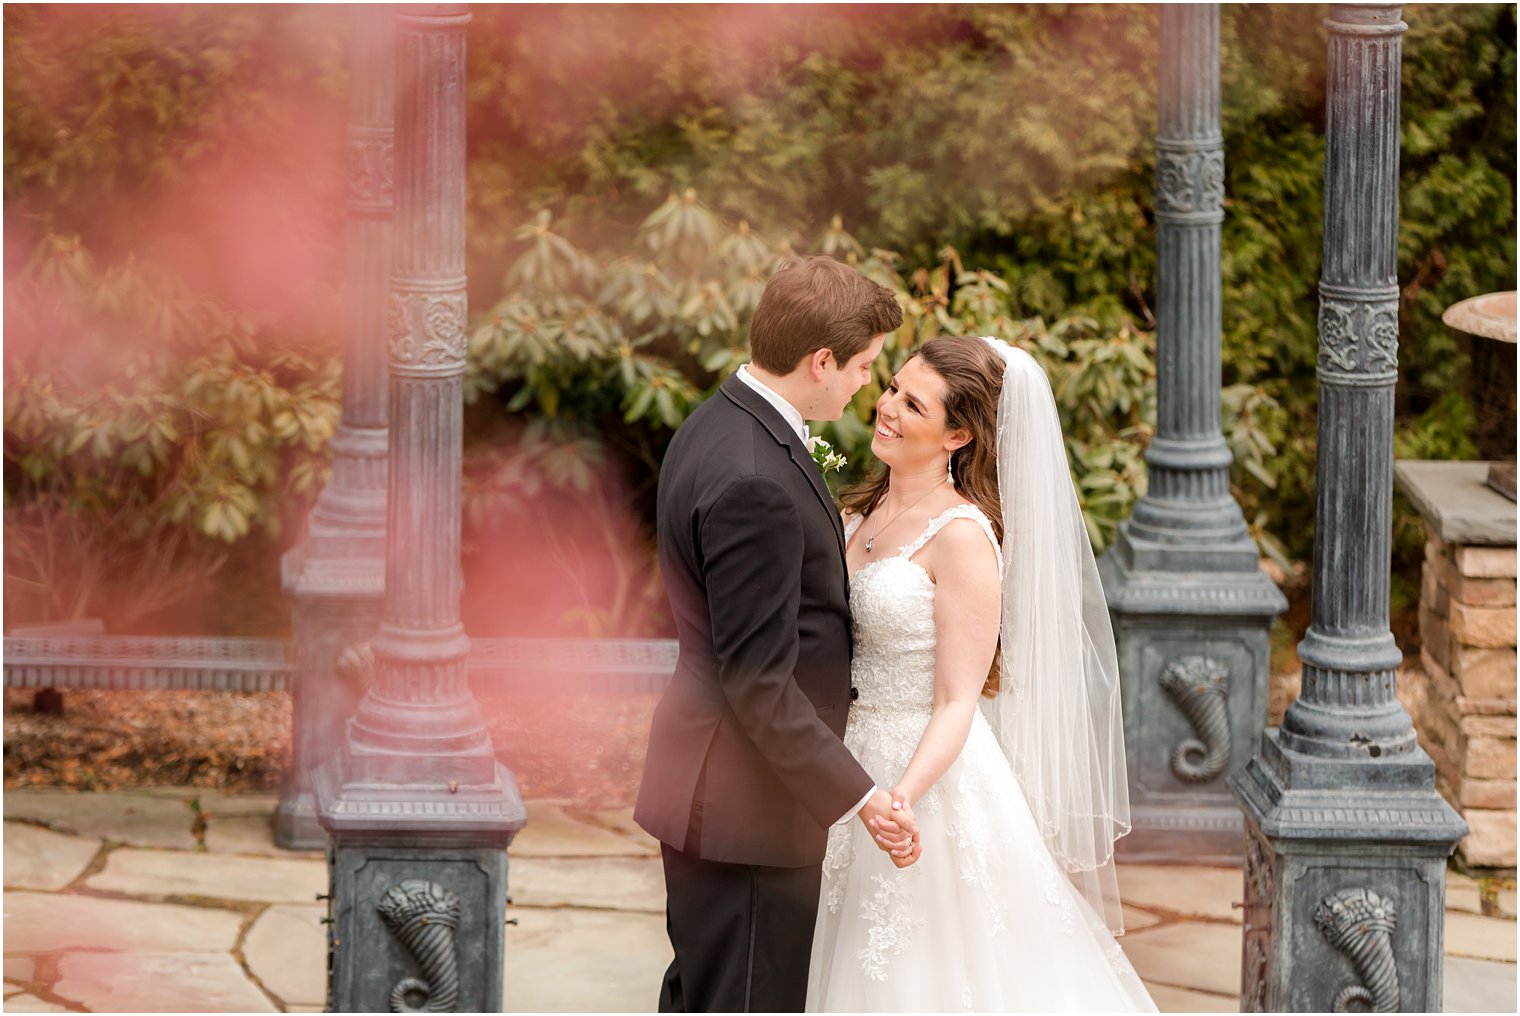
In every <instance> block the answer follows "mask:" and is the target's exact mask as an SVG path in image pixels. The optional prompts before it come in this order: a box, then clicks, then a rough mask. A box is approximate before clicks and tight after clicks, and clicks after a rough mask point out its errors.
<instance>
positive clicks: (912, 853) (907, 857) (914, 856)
mask: <svg viewBox="0 0 1520 1016" xmlns="http://www.w3.org/2000/svg"><path fill="white" fill-rule="evenodd" d="M904 813H906V814H907V815H908V818H909V820H910V821H912V820H913V809H912V808H910V807H909V806H908V795H907V794H906V793H904V792H903V791H902V790H900V789H898V790H893V791H892V814H894V815H902V814H904ZM923 852H924V847H923V844H922V843H921V842H920V841H919V838H918V823H917V822H916V821H914V823H913V838H912V841H911V842H910V843H909V844H908V849H907V850H906V851H904V850H901V849H899V850H894V851H892V852H891V854H892V863H893V864H895V865H897V866H898V867H899V868H906V867H908V866H909V865H910V864H913V863H914V862H916V861H917V860H918V858H919V855H920V854H922V853H923Z"/></svg>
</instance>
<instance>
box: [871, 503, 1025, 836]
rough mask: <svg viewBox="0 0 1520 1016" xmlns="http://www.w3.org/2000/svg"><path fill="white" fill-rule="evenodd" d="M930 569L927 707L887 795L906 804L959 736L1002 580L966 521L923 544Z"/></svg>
mask: <svg viewBox="0 0 1520 1016" xmlns="http://www.w3.org/2000/svg"><path fill="white" fill-rule="evenodd" d="M924 556H925V557H928V558H930V561H928V562H926V563H927V564H929V565H930V570H931V574H932V575H933V576H934V581H935V593H934V624H935V629H936V632H937V636H936V643H937V648H936V650H935V654H934V707H933V712H932V713H931V714H930V717H929V725H928V727H926V728H925V729H924V733H923V736H922V737H920V738H919V741H918V747H917V748H916V749H915V750H914V752H913V758H912V760H911V761H910V762H909V763H908V768H907V769H905V770H904V771H903V775H902V779H901V780H900V781H898V784H897V787H896V788H895V789H894V790H893V794H892V796H893V797H894V798H897V799H901V798H902V797H906V799H907V802H908V806H909V807H910V808H911V807H912V806H913V805H915V804H917V803H918V800H919V798H921V797H923V796H924V794H925V793H926V792H927V791H928V790H929V788H930V787H932V786H934V784H935V783H937V782H939V778H940V777H941V776H943V775H944V774H945V770H946V769H949V768H950V765H951V763H953V762H954V761H955V760H956V759H957V758H959V757H960V753H961V748H962V747H964V746H965V744H966V735H967V734H968V733H969V732H970V730H971V720H972V718H973V717H974V716H975V715H976V710H977V699H978V698H979V697H980V696H981V694H982V688H983V686H984V685H985V684H986V682H987V672H988V671H989V670H990V669H991V667H992V657H993V655H994V653H995V652H996V651H997V638H998V623H999V620H1000V617H1001V614H1002V609H1001V608H1002V600H1001V597H1002V583H1001V581H999V579H998V562H997V552H996V551H995V550H994V549H993V546H992V543H991V542H990V541H989V540H988V539H987V536H986V534H985V533H983V532H982V531H981V530H980V529H979V528H978V527H977V525H976V524H975V523H974V522H970V521H957V522H951V523H950V524H949V525H947V526H946V527H945V528H944V530H943V531H941V532H940V534H939V535H938V536H937V537H935V539H934V541H933V542H932V543H930V544H929V546H928V547H926V548H924Z"/></svg>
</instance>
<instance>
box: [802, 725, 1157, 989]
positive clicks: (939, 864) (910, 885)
mask: <svg viewBox="0 0 1520 1016" xmlns="http://www.w3.org/2000/svg"><path fill="white" fill-rule="evenodd" d="M927 721H928V712H927V710H924V711H922V712H921V713H920V712H916V711H915V712H904V711H901V710H897V711H867V710H860V711H858V712H857V711H852V713H851V717H850V727H849V730H848V732H847V734H846V737H845V742H846V744H847V745H848V746H849V747H850V749H851V751H853V752H854V753H855V757H856V758H857V759H859V760H860V762H861V765H863V766H864V767H865V769H866V771H867V772H869V773H870V774H871V775H872V776H873V777H875V779H876V780H877V784H878V786H881V787H891V786H893V785H895V783H896V782H897V780H898V778H899V777H900V776H901V774H902V770H903V768H905V766H906V763H907V759H908V758H909V757H911V755H912V750H913V746H914V745H916V744H917V742H918V738H919V736H920V735H921V734H922V732H923V729H924V726H925V725H926V724H927ZM915 815H916V817H917V819H918V823H919V830H920V836H921V842H922V844H923V855H922V856H921V857H920V859H919V861H918V863H916V864H914V865H913V866H911V867H909V868H905V869H901V870H899V869H898V868H896V867H894V866H893V865H892V862H891V860H890V859H889V858H888V857H887V855H886V854H884V853H882V852H881V850H880V849H878V848H877V846H876V845H875V843H874V842H873V841H872V840H871V838H870V835H869V834H868V833H867V831H866V829H865V827H864V826H863V825H862V824H861V823H860V822H858V821H852V822H850V823H848V824H847V825H844V826H838V827H835V828H834V829H831V830H830V839H829V850H828V856H827V858H826V859H825V861H824V870H823V885H822V891H821V899H820V901H819V907H818V922H817V925H816V928H815V931H814V937H813V954H812V963H811V966H810V969H809V972H808V990H807V1009H808V1011H809V1012H838V1011H846V1012H902V1011H930V1012H947V1011H948V1012H955V1011H962V1010H963V1011H981V1012H997V1011H1019V1010H1026V1011H1027V1010H1037V1011H1093V1010H1099V1011H1138V1012H1155V1011H1156V1006H1155V1003H1153V1002H1152V1001H1151V998H1150V995H1149V993H1148V992H1147V991H1146V990H1145V986H1144V985H1143V984H1142V983H1141V981H1140V978H1139V976H1138V975H1136V973H1135V970H1134V968H1133V967H1132V966H1131V965H1130V963H1129V961H1128V960H1127V959H1126V958H1125V956H1124V953H1123V951H1122V950H1121V949H1120V948H1119V945H1118V943H1117V942H1116V941H1115V940H1114V937H1113V936H1112V935H1111V934H1110V933H1109V931H1108V928H1107V927H1106V926H1105V925H1104V923H1103V921H1102V919H1101V918H1099V917H1098V915H1097V914H1096V913H1095V912H1094V911H1093V910H1092V908H1091V907H1090V906H1089V905H1088V904H1087V901H1086V900H1085V899H1083V898H1082V896H1081V894H1080V893H1078V892H1077V891H1076V890H1075V889H1074V888H1073V887H1072V885H1071V883H1070V882H1069V881H1068V880H1067V879H1066V877H1065V874H1064V872H1063V871H1062V870H1061V868H1060V866H1059V865H1058V863H1057V862H1056V860H1055V859H1054V858H1053V857H1052V856H1051V854H1050V852H1049V850H1047V849H1046V846H1045V843H1044V840H1043V839H1042V838H1041V836H1040V833H1039V830H1038V829H1037V828H1036V825H1035V820H1034V816H1033V815H1032V814H1031V813H1030V811H1029V806H1028V804H1027V803H1026V802H1025V800H1024V795H1023V793H1022V792H1021V791H1020V789H1019V786H1018V783H1017V781H1016V780H1015V778H1014V775H1013V771H1012V769H1011V768H1010V766H1009V764H1008V760H1007V759H1006V758H1005V757H1004V755H1003V752H1002V749H1001V748H999V747H998V744H997V741H996V739H995V738H994V736H993V734H992V730H991V728H990V727H988V726H987V724H986V722H985V720H984V719H983V717H982V715H981V713H980V711H978V712H977V714H976V717H975V719H974V721H973V723H972V727H971V732H970V734H969V736H968V737H967V740H966V746H965V748H964V749H963V750H962V752H961V756H960V758H959V759H957V760H956V762H955V763H954V764H953V765H952V766H951V767H950V769H949V770H948V771H946V773H945V775H944V776H943V777H942V778H941V779H940V781H939V783H938V784H936V786H935V787H934V788H933V789H931V790H930V791H929V793H927V794H925V795H924V798H923V800H921V801H920V802H919V804H918V806H917V807H916V808H915Z"/></svg>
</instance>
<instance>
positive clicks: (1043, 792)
mask: <svg viewBox="0 0 1520 1016" xmlns="http://www.w3.org/2000/svg"><path fill="white" fill-rule="evenodd" d="M902 320H903V318H902V310H901V308H900V307H899V306H898V304H897V301H896V298H895V297H894V295H893V294H892V293H891V291H890V290H887V289H885V288H884V287H882V286H879V285H877V284H875V283H873V282H871V281H870V280H868V279H866V278H865V277H864V276H862V275H861V274H860V273H859V272H857V271H855V270H854V269H852V268H850V267H848V266H846V265H843V264H841V263H839V262H837V261H834V260H832V259H829V258H825V257H813V258H804V259H800V260H797V261H794V262H791V263H789V264H788V265H785V266H783V267H782V268H781V269H780V270H778V271H777V272H776V273H775V275H773V276H772V278H771V279H770V281H769V282H768V283H767V285H766V288H765V292H764V295H763V296H762V298H761V301H760V304H759V306H758V308H757V309H756V311H755V315H754V320H753V324H752V326H751V331H750V347H751V353H752V361H751V362H750V363H749V364H747V365H745V366H744V367H741V368H740V369H739V370H738V371H737V372H736V373H735V374H734V375H733V376H731V377H730V378H728V379H727V380H726V381H725V382H724V383H723V385H722V386H721V388H720V389H719V391H718V393H717V395H715V396H714V397H713V398H710V399H708V400H707V402H705V403H704V404H703V405H702V406H701V407H699V408H698V409H697V410H696V411H695V412H694V413H693V414H692V415H691V417H690V418H689V419H688V420H687V421H686V423H685V424H684V425H683V426H682V427H681V428H680V430H679V431H678V432H677V434H676V436H675V438H674V440H673V441H672V442H671V445H670V448H669V451H668V453H667V455H666V458H665V462H664V466H663V468H662V471H661V476H660V484H659V503H658V538H659V553H660V567H661V571H662V574H663V577H664V581H665V586H666V591H667V594H668V596H669V598H670V602H671V607H672V611H673V614H674V617H675V620H676V627H677V632H678V638H679V644H680V656H679V660H678V662H677V664H676V670H675V673H674V675H673V677H672V679H671V682H670V685H669V688H668V690H667V691H666V693H665V696H664V698H663V699H662V700H661V702H660V704H659V706H658V708H657V709H656V711H655V715H654V720H653V724H652V728H651V731H650V739H649V750H648V755H647V759H646V762H645V770H644V778H643V783H642V785H641V787H640V791H639V798H638V803H637V806H636V808H635V812H634V817H635V819H636V820H637V821H638V823H639V824H640V825H641V826H643V828H644V829H645V830H647V831H648V832H650V833H651V834H652V835H654V836H655V837H656V838H657V839H659V840H660V842H661V851H662V856H663V863H664V871H665V884H666V895H667V908H666V915H667V916H666V924H667V930H668V932H669V935H670V940H671V945H672V947H673V949H674V953H675V958H674V960H673V961H672V963H671V965H670V967H669V969H668V970H667V971H666V973H665V978H664V982H663V984H662V987H661V991H660V999H659V1008H660V1010H661V1011H665V1012H680V1011H686V1012H713V1011H729V1012H739V1011H783V1012H787V1011H790V1012H795V1011H803V1010H807V1011H840V1010H843V1011H903V1010H920V1011H956V1010H981V1011H1006V1010H1047V1011H1048V1010H1136V1009H1138V1010H1149V1011H1154V1008H1155V1007H1154V1005H1153V1004H1152V1002H1151V1000H1150V997H1149V995H1148V994H1147V993H1146V991H1145V988H1144V986H1143V985H1142V984H1141V982H1140V980H1139V978H1138V977H1137V976H1136V974H1135V972H1134V970H1133V968H1132V967H1131V966H1130V965H1129V963H1128V961H1127V960H1126V959H1125V958H1124V955H1123V953H1122V952H1121V951H1120V950H1119V948H1118V946H1117V944H1116V943H1115V941H1114V938H1113V935H1114V934H1115V933H1117V932H1118V931H1120V930H1122V928H1121V925H1120V924H1119V920H1120V918H1119V905H1118V894H1117V888H1116V884H1115V881H1114V871H1113V844H1114V840H1115V839H1117V837H1118V836H1121V835H1123V833H1124V832H1126V831H1128V815H1129V812H1128V798H1127V786H1126V782H1125V770H1124V756H1123V737H1122V721H1121V718H1120V712H1119V688H1118V668H1117V663H1116V661H1115V654H1114V645H1113V635H1112V632H1111V630H1110V627H1109V621H1108V616H1107V608H1106V605H1105V604H1104V601H1103V596H1102V589H1101V586H1099V585H1098V577H1097V569H1096V565H1095V563H1094V561H1093V555H1092V549H1091V546H1090V544H1089V543H1088V539H1087V535H1086V530H1085V528H1084V526H1083V523H1082V518H1081V514H1080V511H1079V509H1078V506H1077V502H1076V496H1075V492H1074V490H1073V487H1072V483H1071V477H1070V474H1069V472H1068V471H1067V465H1066V453H1065V447H1064V442H1063V440H1062V436H1061V431H1060V423H1059V418H1058V417H1057V414H1056V407H1055V402H1054V398H1053V396H1052V394H1051V390H1050V384H1049V381H1048V380H1047V379H1046V377H1045V375H1044V372H1043V371H1042V370H1041V369H1040V367H1039V366H1038V364H1037V363H1036V362H1035V361H1034V360H1033V359H1032V358H1031V357H1030V356H1029V355H1028V354H1027V353H1024V352H1022V351H1020V350H1017V349H1015V348H1013V347H1010V346H1008V345H1007V344H1006V343H1003V342H1001V341H1000V340H996V339H982V338H962V337H944V338H939V339H934V340H931V341H929V342H927V343H925V344H924V345H923V346H921V347H920V348H919V349H918V350H916V351H915V352H914V354H913V355H912V356H911V357H910V358H909V359H908V361H907V362H906V363H905V364H904V365H903V366H902V368H901V369H900V370H899V371H898V373H897V375H896V376H895V377H894V378H893V379H892V381H891V383H890V384H889V385H888V387H887V389H886V391H884V392H883V393H882V395H881V397H880V399H878V401H877V406H876V410H877V412H876V420H875V432H874V435H873V437H872V441H871V448H872V452H873V453H874V455H875V456H876V458H877V459H878V460H880V463H881V468H880V470H879V471H878V472H877V473H876V474H875V475H873V476H872V477H870V478H868V479H867V480H865V481H863V482H862V483H861V484H859V485H857V486H855V487H853V488H851V489H848V490H845V491H844V492H842V494H841V502H842V509H843V510H842V512H841V510H840V507H838V506H836V505H835V502H834V500H833V498H832V497H831V495H830V493H829V490H828V487H827V486H826V485H825V483H824V479H823V476H822V474H821V472H820V471H819V468H818V466H817V465H816V463H815V462H814V459H813V457H812V455H811V454H810V452H809V440H808V437H807V428H806V423H805V421H806V420H809V419H812V420H837V419H839V418H840V416H841V415H842V414H843V413H844V410H845V408H846V406H847V405H848V404H849V402H850V401H851V399H852V398H853V397H854V396H855V394H856V392H858V391H859V390H860V388H861V387H862V386H863V385H865V384H866V383H867V382H868V381H869V380H870V377H871V372H872V365H873V363H874V362H875V361H876V359H877V357H878V356H879V355H880V353H881V349H882V345H883V342H884V340H885V337H886V335H887V334H888V333H890V332H892V331H895V330H896V329H897V328H898V327H899V326H900V325H901V324H902Z"/></svg>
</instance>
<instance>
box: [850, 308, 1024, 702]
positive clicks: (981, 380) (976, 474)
mask: <svg viewBox="0 0 1520 1016" xmlns="http://www.w3.org/2000/svg"><path fill="white" fill-rule="evenodd" d="M914 357H918V358H920V359H922V360H923V361H924V365H925V366H927V367H928V368H929V369H930V370H932V371H934V373H936V374H938V375H939V377H940V379H941V380H942V381H944V382H945V389H946V391H945V427H946V428H947V429H949V430H956V429H958V428H962V427H964V428H965V429H966V430H968V431H970V432H971V440H970V442H969V443H967V444H965V445H963V446H961V447H960V448H957V449H956V450H955V453H954V454H953V455H952V456H951V457H950V474H951V477H952V478H953V479H954V481H955V489H956V490H957V491H959V492H960V494H961V496H962V497H964V498H965V499H966V500H968V501H970V502H971V503H972V504H974V505H976V506H977V508H979V509H981V512H982V514H983V515H985V516H987V521H988V522H991V523H992V529H993V532H995V533H996V534H997V538H998V541H999V542H1000V543H1001V542H1002V539H1003V502H1002V500H1001V499H1000V498H999V497H998V475H997V407H998V398H999V396H1001V395H1002V393H1003V366H1004V364H1003V358H1002V357H1001V356H999V355H998V354H997V352H996V351H995V350H994V349H993V348H992V347H991V346H990V345H988V344H987V342H986V340H984V339H978V338H971V337H967V336H961V335H946V336H942V337H940V338H937V339H930V340H929V341H928V342H926V343H924V344H923V345H922V346H919V347H918V349H916V350H914V352H913V356H910V357H908V359H909V360H911V359H913V358H914ZM904 362H906V361H904ZM891 482H892V470H891V467H889V466H887V465H885V464H884V463H883V464H879V468H878V469H876V470H875V471H874V472H872V473H871V474H870V475H869V476H867V477H866V478H865V479H864V480H862V481H860V482H859V483H857V484H855V485H854V486H852V487H847V488H846V489H844V490H843V491H841V492H840V494H839V502H840V505H841V506H842V507H843V508H844V510H845V511H847V512H849V513H850V514H852V515H858V516H860V517H862V518H863V517H865V516H866V515H869V514H871V512H873V511H875V510H876V508H877V507H878V506H879V505H880V504H881V501H882V498H884V497H886V494H887V487H888V486H889V485H890V484H891ZM1001 673H1002V652H1001V642H999V651H998V652H996V653H994V654H993V657H992V670H991V672H990V673H989V674H988V675H987V683H986V684H985V685H983V687H982V694H983V695H985V696H987V697H989V698H991V697H992V696H993V695H996V694H997V691H998V687H999V684H1000V683H1001V682H1000V676H1001Z"/></svg>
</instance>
